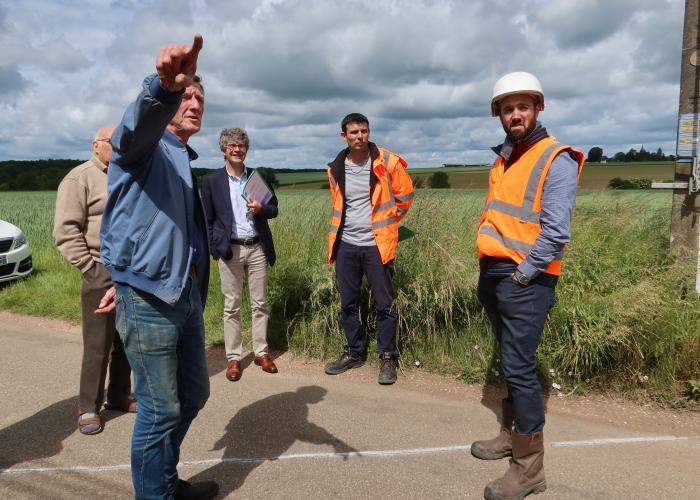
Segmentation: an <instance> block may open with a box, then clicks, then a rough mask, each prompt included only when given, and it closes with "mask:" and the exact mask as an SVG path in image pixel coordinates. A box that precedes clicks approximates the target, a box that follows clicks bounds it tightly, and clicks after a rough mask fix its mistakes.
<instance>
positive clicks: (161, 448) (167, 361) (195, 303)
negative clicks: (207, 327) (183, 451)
mask: <svg viewBox="0 0 700 500" xmlns="http://www.w3.org/2000/svg"><path fill="white" fill-rule="evenodd" d="M115 286H116V289H117V295H116V299H115V300H116V305H117V316H116V320H117V330H118V331H119V334H120V335H121V337H122V340H123V342H124V348H125V350H126V355H127V358H128V359H129V363H130V364H131V366H132V371H133V374H134V392H135V394H136V399H137V401H138V404H139V411H138V413H137V414H136V423H135V424H134V431H133V435H132V440H131V477H132V481H133V483H134V491H135V496H136V498H137V499H156V498H158V499H169V498H172V494H173V491H174V490H175V487H176V486H177V482H178V476H177V463H178V461H179V459H180V445H181V444H182V440H183V439H184V437H185V434H186V433H187V430H188V429H189V427H190V423H191V422H192V420H193V419H194V418H195V417H196V416H197V413H198V412H199V410H200V409H201V408H202V407H203V406H204V403H205V402H206V401H207V398H208V397H209V377H208V374H207V365H206V360H205V358H204V323H203V318H202V301H201V298H200V292H199V282H198V280H197V278H196V277H191V278H189V279H188V281H187V285H186V286H185V289H184V290H183V291H182V295H181V296H180V299H179V301H178V302H177V303H176V304H175V305H170V304H166V303H165V302H163V301H161V300H160V299H158V298H156V297H155V296H153V295H151V294H148V293H145V292H141V291H139V290H136V289H135V288H132V287H130V286H128V285H125V284H121V283H116V284H115Z"/></svg>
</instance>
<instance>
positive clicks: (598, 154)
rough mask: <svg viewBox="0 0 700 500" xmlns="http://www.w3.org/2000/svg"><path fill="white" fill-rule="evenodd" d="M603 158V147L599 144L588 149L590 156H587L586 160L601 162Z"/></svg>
mask: <svg viewBox="0 0 700 500" xmlns="http://www.w3.org/2000/svg"><path fill="white" fill-rule="evenodd" d="M602 159H603V148H599V147H598V146H595V147H592V148H591V149H589V150H588V158H586V161H587V162H588V163H599V162H600V160H602Z"/></svg>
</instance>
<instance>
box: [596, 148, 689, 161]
mask: <svg viewBox="0 0 700 500" xmlns="http://www.w3.org/2000/svg"><path fill="white" fill-rule="evenodd" d="M675 159H676V157H675V156H674V155H665V154H664V152H663V151H662V150H661V148H658V149H657V150H656V152H655V153H652V152H650V151H647V150H646V149H644V146H642V147H641V148H640V149H639V151H637V150H636V149H634V148H630V150H629V151H627V152H626V153H624V152H622V151H618V152H617V153H615V154H614V155H613V157H612V158H607V157H606V156H605V155H604V154H603V148H601V147H598V146H594V147H592V148H591V149H590V150H589V151H588V158H587V159H586V161H587V162H589V163H598V162H600V161H601V160H607V161H611V162H635V161H675Z"/></svg>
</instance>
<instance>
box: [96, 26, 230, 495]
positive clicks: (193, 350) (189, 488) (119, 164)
mask: <svg viewBox="0 0 700 500" xmlns="http://www.w3.org/2000/svg"><path fill="white" fill-rule="evenodd" d="M201 48H202V37H201V35H199V34H198V35H195V37H194V42H193V43H192V46H191V47H189V46H186V45H168V46H166V47H163V48H162V49H160V51H159V52H158V56H157V59H156V69H157V72H158V73H157V74H153V75H150V76H148V77H146V79H145V80H144V82H143V88H142V90H141V93H140V94H139V96H138V97H137V98H136V101H134V102H133V103H132V104H131V105H130V106H129V107H128V108H127V110H126V112H125V113H124V117H123V118H122V121H121V123H120V124H119V126H118V127H117V128H116V130H115V132H114V134H113V135H112V140H111V142H112V147H113V152H112V156H111V159H110V164H109V175H108V198H107V204H106V207H105V212H104V216H103V221H102V230H101V238H102V261H103V262H104V265H105V267H106V268H107V269H108V270H109V271H110V272H111V274H112V281H113V282H114V283H115V290H114V291H112V292H108V293H107V294H106V295H105V296H104V297H103V300H102V302H101V303H100V306H99V307H100V309H98V312H102V311H107V310H109V309H110V307H112V304H111V302H112V301H113V304H115V305H116V322H117V325H118V326H117V328H118V331H119V334H120V335H121V337H122V340H123V343H124V349H125V351H126V355H127V358H128V359H129V362H130V364H131V365H132V366H133V367H134V369H133V373H134V389H135V393H136V395H137V398H138V399H139V412H138V414H137V417H136V423H135V424H134V431H133V437H132V442H131V474H132V480H133V483H134V490H135V496H136V498H137V499H145V498H149V499H150V498H162V499H172V498H175V499H210V498H214V496H216V494H217V492H218V489H219V488H218V485H217V484H216V483H214V482H211V481H210V482H205V483H198V484H190V483H188V482H187V481H182V480H180V479H179V478H178V475H177V463H178V460H179V456H180V445H181V443H182V441H183V439H184V437H185V434H186V433H187V430H188V429H189V426H190V424H191V422H192V420H194V418H195V417H196V416H197V413H198V412H199V410H200V409H201V408H202V407H203V406H204V403H205V402H206V400H207V398H208V397H209V377H208V374H207V366H206V361H205V358H204V322H203V317H202V310H203V307H204V303H205V301H206V292H207V288H208V282H209V248H208V244H207V238H206V226H205V222H204V213H203V210H202V205H201V200H200V198H199V194H198V191H197V186H196V182H195V178H194V176H193V175H192V170H191V168H190V161H191V160H194V159H196V158H197V153H195V152H194V151H193V150H192V149H191V148H190V147H189V146H188V145H187V142H188V140H189V138H190V137H191V136H192V135H194V134H196V133H197V132H199V129H200V128H201V126H202V114H203V113H204V88H203V87H202V83H201V79H200V77H199V76H197V75H196V70H197V57H198V55H199V51H200V50H201Z"/></svg>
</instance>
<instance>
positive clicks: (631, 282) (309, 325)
mask: <svg viewBox="0 0 700 500" xmlns="http://www.w3.org/2000/svg"><path fill="white" fill-rule="evenodd" d="M603 168H608V167H603ZM278 197H279V201H280V210H279V213H280V215H279V217H278V218H276V219H274V220H273V221H271V229H272V232H273V235H274V238H275V246H276V248H277V253H278V262H277V264H276V265H275V266H274V267H273V268H272V270H271V273H270V283H269V292H268V299H269V308H270V330H269V340H270V344H271V346H273V347H276V348H279V349H292V350H293V351H295V352H298V353H303V354H305V355H309V356H315V357H318V358H327V357H330V356H333V357H334V356H335V355H337V352H338V350H339V349H340V348H341V347H342V345H343V343H344V336H343V334H342V331H341V328H340V325H339V322H338V304H339V299H338V293H337V290H336V287H335V277H334V272H333V268H332V267H331V266H328V265H327V263H326V251H327V243H326V231H327V228H328V223H329V221H328V218H329V213H330V201H329V196H328V192H327V191H325V190H320V189H316V190H281V191H280V192H278ZM483 197H484V191H483V190H458V189H443V190H431V189H419V190H417V192H416V199H415V203H414V205H413V207H412V208H411V210H410V212H409V213H408V215H407V217H406V218H405V219H404V221H403V223H402V235H403V239H402V241H401V242H400V243H399V247H398V258H397V261H396V273H395V288H396V291H397V297H396V304H397V310H398V314H399V323H400V326H399V345H400V349H401V352H402V360H403V362H404V367H405V369H410V368H409V367H410V366H412V365H413V362H414V361H420V362H421V364H422V366H423V367H424V369H428V370H435V371H440V372H443V373H449V374H452V375H455V376H458V377H460V378H461V379H463V380H465V381H467V382H470V383H481V382H485V381H488V382H496V383H497V382H498V381H499V375H498V368H499V366H498V363H499V361H498V356H496V355H495V354H494V342H493V339H492V334H491V333H490V329H489V326H488V324H487V321H486V319H485V317H484V314H483V312H482V309H481V306H480V305H479V302H478V300H477V298H476V294H475V287H476V282H477V277H478V263H477V259H476V252H475V247H474V236H475V231H476V228H477V224H478V221H479V214H480V210H481V206H482V204H483ZM54 200H55V193H52V192H34V193H26V192H21V193H0V218H2V219H4V220H8V221H9V222H12V223H13V224H16V225H18V226H20V227H21V228H22V229H23V230H24V231H25V232H26V234H27V237H28V239H29V242H30V244H31V246H32V249H33V252H34V264H35V273H34V274H33V275H32V276H30V277H29V278H27V279H24V280H22V281H19V282H13V283H10V284H6V285H4V286H0V308H1V309H6V310H12V311H15V312H19V313H24V314H33V315H39V316H51V317H59V318H65V319H68V320H71V321H75V322H78V321H79V320H80V308H79V288H80V275H79V273H78V271H76V270H74V269H73V268H71V266H69V265H68V264H67V263H65V262H64V261H63V260H62V258H61V257H60V255H59V253H58V252H57V250H56V249H55V247H54V245H53V241H52V237H51V228H52V223H53V214H54V210H53V205H54ZM670 206H671V193H670V192H669V191H626V192H625V191H610V190H602V191H601V190H585V189H584V190H582V191H581V192H580V194H579V197H578V200H577V206H576V210H575V214H574V223H573V236H572V243H571V244H570V245H568V246H567V250H566V253H565V256H564V270H563V275H562V278H561V280H560V282H559V286H558V287H557V294H558V305H557V307H555V308H554V309H553V311H552V313H551V314H550V320H549V321H548V323H547V327H546V328H545V331H544V334H543V340H542V344H541V346H540V349H539V351H538V362H539V369H540V372H541V373H540V375H541V377H542V379H543V382H544V384H545V387H547V386H550V385H551V383H552V382H557V383H558V384H560V385H562V390H563V391H565V392H577V391H585V390H587V389H588V388H591V387H600V388H604V389H606V390H607V389H619V390H620V391H622V392H624V393H627V394H630V395H635V394H648V395H651V396H652V397H655V398H658V399H659V400H663V401H665V402H667V403H670V404H674V405H684V404H686V403H688V402H689V399H688V397H687V392H686V391H687V388H688V386H689V384H690V381H691V380H694V381H696V382H697V381H698V380H700V328H698V325H700V299H698V297H697V295H695V294H694V293H692V290H693V288H694V268H693V266H692V265H690V264H683V263H681V264H677V263H674V262H672V261H671V259H670V258H669V256H668V236H669V225H670V222H669V221H670ZM209 297H210V299H209V302H208V303H207V308H206V311H205V325H206V332H207V333H206V335H207V342H208V343H210V344H214V343H220V342H222V340H223V326H222V320H221V314H222V307H223V305H222V304H223V300H222V297H221V293H220V281H219V276H218V273H217V272H216V266H213V267H212V280H211V285H210V290H209ZM363 297H364V298H363V304H364V306H363V307H364V309H365V310H368V311H369V313H368V314H369V316H368V320H367V322H366V325H367V326H366V327H367V330H368V333H369V335H370V338H373V335H374V331H375V317H374V314H373V313H372V312H371V309H372V308H371V307H370V300H371V297H370V296H369V294H368V292H367V291H365V292H364V296H363ZM242 320H243V328H244V338H245V339H246V341H247V342H249V325H250V309H249V306H248V304H247V299H246V302H245V305H244V310H243V312H242ZM373 342H374V341H372V345H371V346H370V347H372V346H373Z"/></svg>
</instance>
